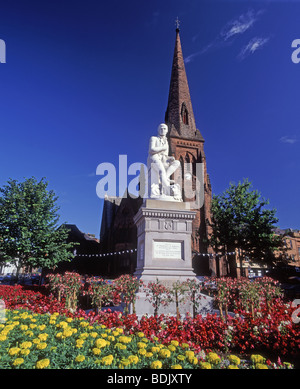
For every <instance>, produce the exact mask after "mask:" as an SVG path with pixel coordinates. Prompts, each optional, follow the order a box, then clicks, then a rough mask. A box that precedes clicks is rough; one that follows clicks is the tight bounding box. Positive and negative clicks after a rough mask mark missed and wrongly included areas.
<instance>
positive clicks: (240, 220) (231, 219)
mask: <svg viewBox="0 0 300 389" xmlns="http://www.w3.org/2000/svg"><path fill="white" fill-rule="evenodd" d="M251 187H252V184H251V182H249V181H248V180H247V179H246V180H244V181H243V182H242V183H241V182H239V183H238V185H234V184H230V187H229V189H227V190H226V191H225V192H224V193H222V194H221V195H218V196H213V199H212V207H211V211H212V223H211V227H212V235H211V237H210V244H211V245H212V246H213V247H215V248H216V249H217V250H220V249H221V250H222V249H224V250H227V249H230V250H233V249H235V248H239V249H240V250H242V251H243V252H244V253H246V255H247V257H249V258H250V259H254V260H255V261H264V262H272V261H274V259H275V258H274V251H275V250H276V249H277V248H279V247H281V246H282V239H281V238H280V237H278V236H276V235H275V234H274V228H275V223H277V222H278V219H277V218H276V216H275V214H276V210H275V209H267V208H265V206H267V205H268V204H269V202H268V201H267V200H265V199H264V198H261V195H260V193H258V191H257V190H251Z"/></svg>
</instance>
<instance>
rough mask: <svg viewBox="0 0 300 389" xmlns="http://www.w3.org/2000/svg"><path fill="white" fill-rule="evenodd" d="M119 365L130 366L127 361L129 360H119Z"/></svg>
mask: <svg viewBox="0 0 300 389" xmlns="http://www.w3.org/2000/svg"><path fill="white" fill-rule="evenodd" d="M121 364H122V365H123V366H128V365H130V361H129V359H127V358H122V359H121Z"/></svg>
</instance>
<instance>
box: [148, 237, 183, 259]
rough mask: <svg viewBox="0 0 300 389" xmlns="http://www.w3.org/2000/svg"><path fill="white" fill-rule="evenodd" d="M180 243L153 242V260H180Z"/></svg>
mask: <svg viewBox="0 0 300 389" xmlns="http://www.w3.org/2000/svg"><path fill="white" fill-rule="evenodd" d="M182 244H183V243H182V242H161V241H153V258H154V259H155V258H158V259H168V258H170V259H182Z"/></svg>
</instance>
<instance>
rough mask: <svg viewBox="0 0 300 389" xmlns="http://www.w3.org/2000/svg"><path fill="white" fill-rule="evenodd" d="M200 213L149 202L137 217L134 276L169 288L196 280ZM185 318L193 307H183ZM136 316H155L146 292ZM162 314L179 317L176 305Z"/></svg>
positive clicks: (181, 204)
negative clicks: (195, 228)
mask: <svg viewBox="0 0 300 389" xmlns="http://www.w3.org/2000/svg"><path fill="white" fill-rule="evenodd" d="M195 215H196V212H195V211H191V210H190V204H189V203H184V202H171V201H160V200H154V199H147V200H145V202H144V204H143V205H142V207H141V208H140V209H139V211H138V213H137V214H136V215H135V217H134V221H135V223H136V226H137V235H138V247H137V268H136V271H135V273H134V275H135V276H136V277H137V278H139V279H141V280H142V281H143V282H144V283H146V284H147V283H148V282H150V281H152V282H155V281H156V279H158V280H159V281H160V282H161V283H163V284H164V285H165V286H168V287H171V286H172V284H173V283H174V282H176V281H177V280H179V281H186V280H187V279H193V278H196V274H195V273H194V271H193V267H192V249H191V234H192V222H193V219H194V218H195ZM180 311H181V313H182V314H185V313H186V312H190V313H192V306H191V303H190V302H188V303H186V304H185V305H183V306H181V308H180ZM136 313H137V315H138V316H141V315H143V314H146V313H147V314H153V307H152V306H151V304H150V303H149V302H147V301H146V295H145V292H144V290H143V289H141V290H140V291H139V292H138V294H137V301H136ZM159 313H166V314H167V313H171V314H176V308H175V304H173V303H172V304H171V305H169V306H167V307H165V308H160V310H159Z"/></svg>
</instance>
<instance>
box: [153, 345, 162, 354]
mask: <svg viewBox="0 0 300 389" xmlns="http://www.w3.org/2000/svg"><path fill="white" fill-rule="evenodd" d="M159 350H160V348H159V347H156V346H153V347H151V351H152V352H153V353H158V352H159Z"/></svg>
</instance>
